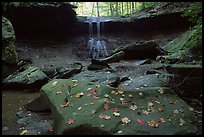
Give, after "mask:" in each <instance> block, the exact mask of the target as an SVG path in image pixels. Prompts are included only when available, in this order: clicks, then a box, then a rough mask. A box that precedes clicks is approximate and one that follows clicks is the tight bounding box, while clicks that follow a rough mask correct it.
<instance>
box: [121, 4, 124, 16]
mask: <svg viewBox="0 0 204 137" xmlns="http://www.w3.org/2000/svg"><path fill="white" fill-rule="evenodd" d="M121 4H122V15H123V14H124V9H123V2H122V3H121Z"/></svg>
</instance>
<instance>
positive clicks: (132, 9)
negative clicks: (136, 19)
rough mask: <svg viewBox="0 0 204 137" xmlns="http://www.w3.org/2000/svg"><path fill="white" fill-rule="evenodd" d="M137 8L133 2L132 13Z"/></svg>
mask: <svg viewBox="0 0 204 137" xmlns="http://www.w3.org/2000/svg"><path fill="white" fill-rule="evenodd" d="M134 9H135V6H134V2H132V13H133V12H134Z"/></svg>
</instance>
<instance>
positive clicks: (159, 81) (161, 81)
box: [121, 73, 171, 90]
mask: <svg viewBox="0 0 204 137" xmlns="http://www.w3.org/2000/svg"><path fill="white" fill-rule="evenodd" d="M170 79H171V75H170V74H159V73H155V74H150V75H143V76H139V77H136V78H134V79H131V80H128V81H125V82H124V83H122V84H121V87H122V88H124V89H125V90H129V89H140V88H144V87H166V86H167V85H168V84H169V81H170Z"/></svg>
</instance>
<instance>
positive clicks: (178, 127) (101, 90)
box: [41, 79, 197, 135]
mask: <svg viewBox="0 0 204 137" xmlns="http://www.w3.org/2000/svg"><path fill="white" fill-rule="evenodd" d="M41 95H42V96H43V97H44V98H45V101H46V102H47V104H48V105H49V106H50V108H51V110H52V113H53V115H54V133H55V134H63V133H64V134H66V133H68V134H115V135H118V134H119V135H122V134H124V135H136V134H138V135H158V134H159V135H175V134H183V135H186V134H194V133H195V132H196V131H197V128H196V121H195V118H196V116H195V115H194V113H193V111H192V108H190V107H189V106H188V105H187V104H186V103H185V102H184V101H183V100H181V99H180V98H179V97H178V96H177V95H176V94H175V92H174V91H173V90H171V89H169V88H164V87H148V88H147V87H146V88H143V89H139V90H124V89H123V88H121V87H119V88H112V87H110V86H107V85H104V84H99V83H97V82H86V81H79V80H74V79H55V80H52V81H50V82H49V83H47V84H46V85H44V86H43V87H42V88H41Z"/></svg>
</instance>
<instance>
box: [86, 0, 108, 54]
mask: <svg viewBox="0 0 204 137" xmlns="http://www.w3.org/2000/svg"><path fill="white" fill-rule="evenodd" d="M96 12H97V13H96V14H97V17H96V18H95V23H96V27H97V38H94V35H93V20H94V18H93V17H89V18H88V21H89V40H88V43H87V45H88V49H89V53H88V57H89V58H100V57H102V58H104V57H106V56H107V55H108V53H107V50H106V46H107V44H106V42H105V41H104V40H102V39H101V36H100V35H101V26H100V25H101V18H100V16H99V8H98V2H97V10H96ZM102 23H103V22H102ZM103 27H104V24H103Z"/></svg>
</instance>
